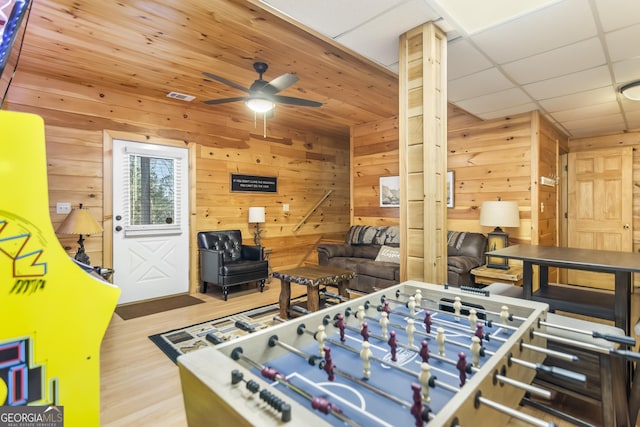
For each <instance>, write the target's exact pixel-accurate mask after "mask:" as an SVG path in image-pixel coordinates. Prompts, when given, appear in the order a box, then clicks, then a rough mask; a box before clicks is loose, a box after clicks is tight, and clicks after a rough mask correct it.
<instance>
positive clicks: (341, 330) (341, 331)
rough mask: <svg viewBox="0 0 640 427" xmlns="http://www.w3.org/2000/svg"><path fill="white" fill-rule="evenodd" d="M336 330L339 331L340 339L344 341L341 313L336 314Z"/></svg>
mask: <svg viewBox="0 0 640 427" xmlns="http://www.w3.org/2000/svg"><path fill="white" fill-rule="evenodd" d="M336 326H337V328H338V330H339V331H340V341H342V342H345V341H346V338H345V337H344V330H345V326H344V316H343V315H342V313H340V314H338V322H337V323H336Z"/></svg>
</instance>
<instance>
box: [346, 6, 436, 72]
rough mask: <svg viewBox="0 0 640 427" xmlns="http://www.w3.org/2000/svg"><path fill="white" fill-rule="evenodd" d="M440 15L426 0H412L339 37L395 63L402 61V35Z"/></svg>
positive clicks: (384, 61)
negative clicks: (400, 57) (399, 49)
mask: <svg viewBox="0 0 640 427" xmlns="http://www.w3.org/2000/svg"><path fill="white" fill-rule="evenodd" d="M345 3H348V2H345ZM438 17H439V16H438V14H436V13H435V12H434V10H433V9H431V8H430V7H429V6H427V4H426V3H425V2H424V1H423V0H410V1H408V2H406V3H404V4H402V5H401V6H400V7H397V8H394V9H391V10H389V11H388V12H387V13H384V14H382V15H379V16H377V17H376V18H374V19H372V20H370V21H368V22H366V23H364V24H363V25H361V26H359V27H358V28H355V29H353V30H351V31H348V32H346V33H344V34H342V35H341V36H339V37H337V38H335V40H336V41H337V42H338V43H341V44H343V45H345V46H347V47H348V48H350V49H353V50H355V51H356V52H359V53H360V54H361V55H364V56H366V57H368V58H371V59H373V60H375V61H377V62H379V63H380V64H383V65H387V64H393V63H395V62H398V43H399V37H400V35H401V34H403V33H405V32H407V31H408V30H410V29H412V28H414V27H417V26H418V25H420V24H424V23H425V22H428V21H432V20H435V19H437V18H438Z"/></svg>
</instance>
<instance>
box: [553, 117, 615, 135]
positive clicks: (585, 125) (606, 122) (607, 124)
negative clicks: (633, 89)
mask: <svg viewBox="0 0 640 427" xmlns="http://www.w3.org/2000/svg"><path fill="white" fill-rule="evenodd" d="M562 124H563V125H564V126H565V127H566V128H567V129H568V130H569V131H570V132H571V133H572V134H573V133H574V132H593V131H594V130H599V129H603V130H604V131H611V132H613V131H615V132H619V131H622V130H624V129H625V124H624V120H623V118H622V114H610V115H606V116H600V117H590V118H588V119H579V120H570V121H566V122H562Z"/></svg>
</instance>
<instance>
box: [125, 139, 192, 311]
mask: <svg viewBox="0 0 640 427" xmlns="http://www.w3.org/2000/svg"><path fill="white" fill-rule="evenodd" d="M188 159H189V157H188V150H187V149H186V148H178V147H168V146H162V145H154V144H144V143H139V142H132V141H123V140H118V139H114V140H113V269H114V271H115V272H114V274H113V283H114V284H116V285H117V286H119V287H120V288H121V290H122V293H121V295H120V300H119V301H118V303H119V304H122V303H127V302H133V301H140V300H145V299H151V298H158V297H163V296H167V295H173V294H178V293H185V292H188V290H189V214H188V206H189V200H188V196H189V191H188V188H189V182H188V179H189V162H188Z"/></svg>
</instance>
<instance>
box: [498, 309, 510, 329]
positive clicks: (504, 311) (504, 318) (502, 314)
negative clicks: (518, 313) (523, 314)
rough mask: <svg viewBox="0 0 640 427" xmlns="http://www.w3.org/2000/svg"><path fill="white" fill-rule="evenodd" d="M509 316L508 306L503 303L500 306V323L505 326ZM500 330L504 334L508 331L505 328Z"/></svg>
mask: <svg viewBox="0 0 640 427" xmlns="http://www.w3.org/2000/svg"><path fill="white" fill-rule="evenodd" d="M509 317H511V316H510V315H509V307H507V306H506V305H503V306H502V307H500V319H502V323H503V324H504V325H505V326H506V325H507V324H508V323H509ZM502 332H503V333H505V334H508V333H509V331H508V330H507V329H506V328H505V329H504V330H503V331H502Z"/></svg>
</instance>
